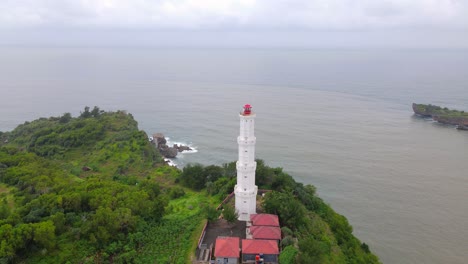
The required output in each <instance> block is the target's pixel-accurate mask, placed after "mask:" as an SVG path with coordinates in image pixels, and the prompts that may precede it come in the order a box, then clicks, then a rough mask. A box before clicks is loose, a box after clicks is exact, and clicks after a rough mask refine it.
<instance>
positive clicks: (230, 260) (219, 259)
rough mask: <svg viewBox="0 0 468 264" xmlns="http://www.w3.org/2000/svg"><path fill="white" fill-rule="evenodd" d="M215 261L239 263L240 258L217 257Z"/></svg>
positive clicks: (231, 263)
mask: <svg viewBox="0 0 468 264" xmlns="http://www.w3.org/2000/svg"><path fill="white" fill-rule="evenodd" d="M226 260H227V262H226ZM215 263H216V264H237V263H238V258H216V261H215Z"/></svg>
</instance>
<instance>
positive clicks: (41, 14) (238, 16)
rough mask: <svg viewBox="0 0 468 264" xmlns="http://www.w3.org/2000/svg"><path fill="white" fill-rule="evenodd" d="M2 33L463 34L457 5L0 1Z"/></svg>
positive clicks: (467, 12) (437, 0) (358, 0)
mask: <svg viewBox="0 0 468 264" xmlns="http://www.w3.org/2000/svg"><path fill="white" fill-rule="evenodd" d="M0 10H2V11H1V12H0V27H2V28H124V29H125V28H130V29H135V28H142V29H157V30H167V29H169V30H174V29H176V30H187V29H188V30H206V29H209V30H217V29H223V30H224V29H232V30H251V29H263V30H265V29H266V30H282V29H285V30H291V29H298V30H373V29H402V28H403V29H404V28H427V27H429V28H436V29H468V3H466V1H462V0H383V1H376V0H309V1H307V0H287V1H279V0H156V1H149V0H127V1H124V0H25V1H17V0H3V1H1V2H0Z"/></svg>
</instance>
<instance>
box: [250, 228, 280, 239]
mask: <svg viewBox="0 0 468 264" xmlns="http://www.w3.org/2000/svg"><path fill="white" fill-rule="evenodd" d="M248 233H249V234H250V236H251V238H252V239H270V240H277V241H279V240H281V229H280V228H279V227H277V226H251V227H249V232H248ZM247 238H249V237H247Z"/></svg>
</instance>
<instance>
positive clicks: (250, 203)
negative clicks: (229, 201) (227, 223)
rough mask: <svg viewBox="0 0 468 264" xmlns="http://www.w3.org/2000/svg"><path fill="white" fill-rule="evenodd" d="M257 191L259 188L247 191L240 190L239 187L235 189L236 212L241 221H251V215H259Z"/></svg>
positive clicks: (255, 187)
mask: <svg viewBox="0 0 468 264" xmlns="http://www.w3.org/2000/svg"><path fill="white" fill-rule="evenodd" d="M257 191H258V187H257V186H254V188H253V189H252V190H247V191H244V190H242V189H240V188H238V186H237V185H236V186H235V187H234V194H235V196H236V211H237V214H238V215H239V218H238V219H239V221H250V215H251V214H256V213H257Z"/></svg>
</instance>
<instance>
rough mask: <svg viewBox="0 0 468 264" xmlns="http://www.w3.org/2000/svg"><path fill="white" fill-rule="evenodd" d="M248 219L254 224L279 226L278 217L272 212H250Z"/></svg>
mask: <svg viewBox="0 0 468 264" xmlns="http://www.w3.org/2000/svg"><path fill="white" fill-rule="evenodd" d="M250 221H252V225H255V226H279V219H278V216H277V215H274V214H251V215H250Z"/></svg>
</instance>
